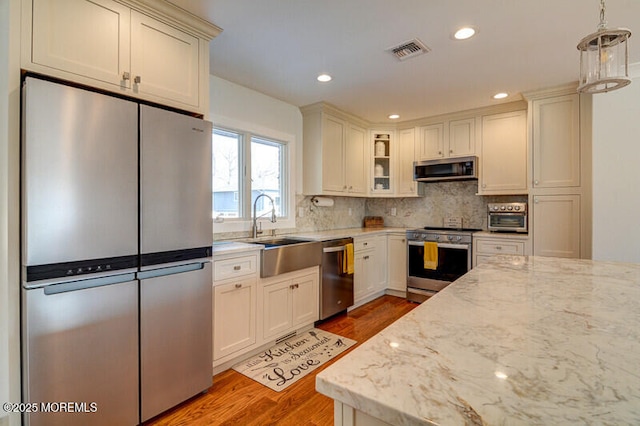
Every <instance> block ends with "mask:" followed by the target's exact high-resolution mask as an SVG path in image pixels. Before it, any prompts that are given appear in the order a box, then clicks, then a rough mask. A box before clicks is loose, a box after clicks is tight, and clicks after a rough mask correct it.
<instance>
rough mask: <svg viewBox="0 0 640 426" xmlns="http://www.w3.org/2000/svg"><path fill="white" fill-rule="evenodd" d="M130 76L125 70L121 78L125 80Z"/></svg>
mask: <svg viewBox="0 0 640 426" xmlns="http://www.w3.org/2000/svg"><path fill="white" fill-rule="evenodd" d="M130 78H131V74H129V73H128V72H127V71H125V72H123V73H122V79H123V80H124V81H127V80H129V79H130Z"/></svg>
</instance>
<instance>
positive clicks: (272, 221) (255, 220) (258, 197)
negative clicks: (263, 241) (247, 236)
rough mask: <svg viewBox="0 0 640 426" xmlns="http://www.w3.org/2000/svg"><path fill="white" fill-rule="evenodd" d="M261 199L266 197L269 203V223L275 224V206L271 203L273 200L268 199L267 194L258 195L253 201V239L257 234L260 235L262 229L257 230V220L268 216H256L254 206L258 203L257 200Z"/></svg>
mask: <svg viewBox="0 0 640 426" xmlns="http://www.w3.org/2000/svg"><path fill="white" fill-rule="evenodd" d="M261 197H267V198H268V199H269V201H271V223H276V204H275V202H274V201H273V198H271V197H269V196H268V195H267V194H260V195H258V196H257V197H256V199H255V200H254V201H253V226H252V228H251V229H252V236H253V238H256V237H257V236H258V234H262V232H263V231H262V229H260V230H258V219H259V218H261V217H262V216H265V215H267V214H268V213H263V214H261V215H260V216H256V205H257V203H258V200H259V199H260V198H261Z"/></svg>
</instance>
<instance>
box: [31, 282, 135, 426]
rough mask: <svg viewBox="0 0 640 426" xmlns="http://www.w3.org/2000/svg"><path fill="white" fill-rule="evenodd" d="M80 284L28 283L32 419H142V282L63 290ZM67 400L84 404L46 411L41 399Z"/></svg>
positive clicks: (50, 423) (53, 425)
mask: <svg viewBox="0 0 640 426" xmlns="http://www.w3.org/2000/svg"><path fill="white" fill-rule="evenodd" d="M130 275H131V278H133V274H130ZM91 281H92V280H85V284H90V282H91ZM75 285H76V284H74V283H71V284H61V285H60V286H49V287H44V288H38V289H31V290H25V289H23V290H22V300H23V336H24V337H23V343H22V344H23V402H33V403H38V408H39V412H37V413H32V414H30V415H25V423H26V424H28V425H29V424H30V425H31V426H39V425H46V426H57V425H60V426H73V425H78V426H80V425H89V424H90V425H105V426H106V425H109V426H111V425H135V424H137V423H138V282H137V281H127V282H122V283H119V284H112V285H106V286H100V287H92V288H87V289H82V290H75V291H63V292H61V293H56V291H57V290H58V289H62V290H69V289H71V288H73V286H75ZM47 293H50V294H47ZM67 402H72V403H78V404H79V405H77V406H75V405H74V409H75V410H76V411H81V412H74V413H64V412H58V413H56V412H50V413H43V412H42V410H44V409H46V408H47V407H45V406H43V405H42V403H54V404H53V405H50V406H48V409H49V411H59V410H60V407H59V405H55V403H67ZM93 403H95V405H92V404H93Z"/></svg>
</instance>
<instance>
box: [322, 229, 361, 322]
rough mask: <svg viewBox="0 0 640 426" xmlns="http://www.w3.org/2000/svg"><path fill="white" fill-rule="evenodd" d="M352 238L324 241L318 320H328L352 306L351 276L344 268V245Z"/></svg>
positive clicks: (349, 242) (350, 242) (350, 241)
mask: <svg viewBox="0 0 640 426" xmlns="http://www.w3.org/2000/svg"><path fill="white" fill-rule="evenodd" d="M347 244H353V238H342V239H338V240H331V241H324V242H323V243H322V265H321V266H320V319H321V320H323V319H326V318H329V317H330V316H332V315H335V314H337V313H338V312H341V311H344V310H346V309H347V308H348V307H349V306H351V305H353V274H349V273H347V272H346V271H345V268H344V264H345V262H344V258H345V256H346V245H347Z"/></svg>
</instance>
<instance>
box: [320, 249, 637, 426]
mask: <svg viewBox="0 0 640 426" xmlns="http://www.w3.org/2000/svg"><path fill="white" fill-rule="evenodd" d="M316 388H317V390H318V391H319V392H320V393H323V394H325V395H327V396H329V397H331V398H333V399H334V400H336V401H337V402H338V403H342V404H344V405H346V406H348V407H353V408H354V409H355V410H357V411H359V412H364V413H365V414H367V415H370V416H373V417H375V418H377V419H381V420H383V421H385V422H387V423H390V424H393V425H424V424H438V425H467V424H473V425H476V424H477V425H480V424H482V425H507V424H508V425H531V424H540V425H543V424H544V425H551V424H553V425H560V424H608V425H621V424H640V264H623V263H610V262H594V261H589V260H569V259H559V258H545V257H521V256H513V257H511V256H499V257H496V258H495V259H494V260H492V261H490V262H489V263H488V264H484V265H481V266H479V267H477V268H475V269H473V270H472V271H470V272H469V273H468V274H466V275H465V276H464V277H462V278H461V279H459V280H458V281H456V282H455V283H453V284H451V285H449V286H448V287H447V288H446V289H445V290H443V291H441V292H440V293H438V294H437V295H436V296H434V297H432V298H431V299H429V300H428V301H427V302H425V303H423V304H422V305H420V306H419V307H417V308H416V309H414V310H413V311H412V312H410V313H409V314H407V315H405V316H404V317H402V318H401V319H400V320H398V321H396V322H395V323H394V324H392V325H391V326H389V327H388V328H386V329H385V330H383V331H382V332H380V333H379V334H377V335H376V336H374V337H373V338H371V339H370V340H368V341H366V342H364V343H363V344H362V345H360V346H359V347H357V348H356V349H355V350H353V351H352V352H350V353H348V354H347V355H346V356H345V357H343V358H342V359H340V360H338V361H337V362H335V363H334V364H333V365H331V366H329V367H328V368H327V369H325V370H323V371H322V372H321V373H319V374H318V375H317V377H316Z"/></svg>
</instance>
